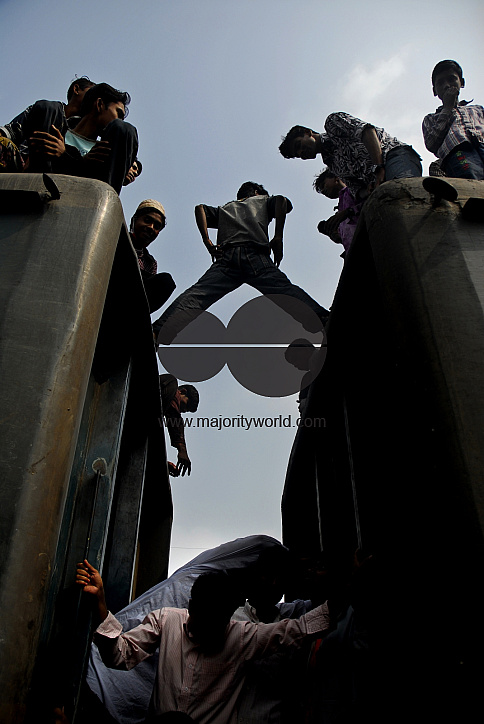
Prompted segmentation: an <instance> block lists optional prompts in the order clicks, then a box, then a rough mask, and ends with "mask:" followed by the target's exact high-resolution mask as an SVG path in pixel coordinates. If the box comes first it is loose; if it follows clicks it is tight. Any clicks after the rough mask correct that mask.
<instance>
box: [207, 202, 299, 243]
mask: <svg viewBox="0 0 484 724" xmlns="http://www.w3.org/2000/svg"><path fill="white" fill-rule="evenodd" d="M277 198H278V197H277V196H250V197H249V198H247V199H242V200H240V201H229V203H228V204H225V205H224V206H205V204H204V205H203V208H204V209H205V215H206V217H207V226H208V227H209V228H210V229H218V231H217V246H228V245H230V246H239V245H242V244H243V245H248V244H250V245H254V246H256V247H260V249H261V251H263V252H264V253H266V254H268V253H269V251H270V249H269V230H268V229H269V224H270V222H271V221H272V219H273V218H274V215H275V208H276V200H277ZM291 210H292V204H291V202H290V201H289V199H287V209H286V211H287V213H289V212H290V211H291Z"/></svg>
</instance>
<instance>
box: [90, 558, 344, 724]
mask: <svg viewBox="0 0 484 724" xmlns="http://www.w3.org/2000/svg"><path fill="white" fill-rule="evenodd" d="M76 582H77V583H78V584H79V585H81V586H82V587H83V590H84V592H85V593H86V594H88V595H89V596H90V597H91V601H92V602H93V604H94V606H95V614H96V615H97V619H98V622H99V623H100V625H99V626H98V628H97V630H96V632H95V634H94V640H95V643H96V644H97V645H98V648H99V651H100V653H101V656H102V658H103V661H104V663H105V664H106V665H107V666H110V667H112V668H118V669H124V670H126V669H128V670H129V669H131V668H133V667H134V666H136V665H137V664H139V663H140V662H141V661H143V660H144V659H146V658H147V657H149V656H152V655H153V654H154V653H155V651H156V650H157V649H158V648H159V655H158V663H157V672H156V679H155V683H154V688H153V693H152V698H151V704H150V712H151V713H152V714H163V713H165V712H167V711H183V712H185V713H186V714H188V715H189V716H191V717H192V718H193V719H194V720H195V721H196V722H197V724H235V722H236V705H237V699H238V697H239V694H240V691H241V689H242V686H243V683H244V678H245V667H246V664H247V662H248V661H251V660H253V659H256V658H260V657H262V656H267V655H270V654H272V653H273V652H275V651H284V650H293V649H295V648H297V647H300V646H302V645H303V644H304V642H305V641H309V640H310V639H311V638H312V637H314V636H317V635H318V633H319V632H322V633H324V632H326V631H327V630H328V629H329V627H330V621H329V614H328V607H327V605H326V604H323V605H321V606H318V607H317V608H315V609H314V610H313V611H311V612H310V613H308V614H306V615H304V616H302V617H301V618H299V619H294V620H291V619H285V620H283V621H278V622H277V623H272V624H256V623H251V622H249V621H245V622H241V621H231V620H230V617H231V614H232V613H233V611H234V610H235V608H237V606H238V605H239V603H241V595H240V592H239V591H238V590H237V588H236V586H235V585H234V583H233V581H232V578H231V577H229V575H228V574H227V573H226V572H225V571H220V572H217V573H205V574H202V575H201V576H199V577H198V578H197V579H196V581H195V583H194V584H193V586H192V589H191V598H190V601H189V604H188V610H186V609H176V608H162V609H159V610H157V611H152V612H151V613H149V614H148V615H147V616H146V618H145V619H144V621H143V623H142V624H140V625H139V626H137V627H136V628H133V629H131V630H130V631H126V632H124V633H123V629H122V626H121V624H120V623H119V622H118V621H117V619H116V618H115V617H114V616H113V615H112V614H111V613H109V612H108V609H107V606H106V600H105V596H104V589H103V582H102V579H101V576H100V575H99V572H98V571H97V570H96V569H95V568H94V567H93V566H91V565H90V564H89V563H88V561H86V560H85V561H84V562H83V563H81V564H79V565H78V567H77V577H76Z"/></svg>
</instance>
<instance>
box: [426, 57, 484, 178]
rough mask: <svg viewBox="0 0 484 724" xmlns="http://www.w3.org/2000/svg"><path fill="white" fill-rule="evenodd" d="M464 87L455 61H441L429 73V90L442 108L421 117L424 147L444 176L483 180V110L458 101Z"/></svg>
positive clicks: (458, 66) (460, 72)
mask: <svg viewBox="0 0 484 724" xmlns="http://www.w3.org/2000/svg"><path fill="white" fill-rule="evenodd" d="M464 85H465V80H464V77H463V74H462V68H461V67H460V65H459V64H458V63H456V61H455V60H441V61H440V63H437V65H436V66H435V68H434V69H433V71H432V89H433V92H434V96H438V97H439V98H440V100H441V101H442V105H441V106H440V107H439V108H437V110H436V111H435V113H429V115H428V116H425V118H424V119H423V123H422V131H423V136H424V141H425V145H426V147H427V148H428V150H429V151H431V152H432V153H434V154H435V155H436V156H438V157H439V159H440V160H441V166H442V170H443V171H444V173H445V174H446V176H451V177H453V178H472V179H480V180H483V179H484V108H483V107H482V106H471V105H470V104H469V102H468V101H459V93H460V89H461V88H463V87H464Z"/></svg>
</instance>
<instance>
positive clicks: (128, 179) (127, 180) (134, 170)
mask: <svg viewBox="0 0 484 724" xmlns="http://www.w3.org/2000/svg"><path fill="white" fill-rule="evenodd" d="M138 176H139V168H138V164H137V163H136V161H134V162H133V165H132V166H131V168H130V169H129V171H128V173H127V174H126V176H125V177H124V181H123V186H129V184H132V183H133V181H136V179H137V178H138Z"/></svg>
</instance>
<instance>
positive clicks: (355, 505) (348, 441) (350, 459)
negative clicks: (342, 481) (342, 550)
mask: <svg viewBox="0 0 484 724" xmlns="http://www.w3.org/2000/svg"><path fill="white" fill-rule="evenodd" d="M343 410H344V417H345V432H346V444H347V446H348V462H349V466H350V477H351V490H352V492H353V508H354V511H355V523H356V538H357V541H358V548H362V547H363V546H362V543H361V527H360V515H359V513H358V499H357V497H356V482H355V469H354V465H353V451H352V449H351V438H350V426H349V423H348V408H347V406H346V398H345V397H343Z"/></svg>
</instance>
